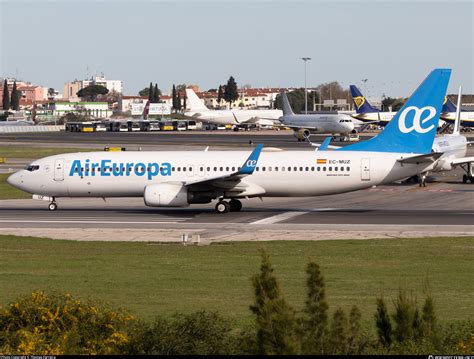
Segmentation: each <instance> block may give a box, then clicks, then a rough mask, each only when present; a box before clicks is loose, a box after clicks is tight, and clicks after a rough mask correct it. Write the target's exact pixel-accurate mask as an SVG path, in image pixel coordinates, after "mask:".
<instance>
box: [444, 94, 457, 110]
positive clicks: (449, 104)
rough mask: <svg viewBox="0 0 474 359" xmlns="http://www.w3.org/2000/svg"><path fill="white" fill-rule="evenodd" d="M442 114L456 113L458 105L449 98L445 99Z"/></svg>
mask: <svg viewBox="0 0 474 359" xmlns="http://www.w3.org/2000/svg"><path fill="white" fill-rule="evenodd" d="M441 112H456V105H455V104H454V103H453V101H451V100H450V99H449V97H448V96H445V97H444V103H443V109H442V110H441Z"/></svg>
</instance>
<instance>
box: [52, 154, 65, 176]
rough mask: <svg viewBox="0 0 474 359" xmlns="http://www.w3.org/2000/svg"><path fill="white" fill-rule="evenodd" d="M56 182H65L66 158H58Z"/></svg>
mask: <svg viewBox="0 0 474 359" xmlns="http://www.w3.org/2000/svg"><path fill="white" fill-rule="evenodd" d="M54 180H55V181H63V180H64V158H58V159H57V160H56V161H55V162H54Z"/></svg>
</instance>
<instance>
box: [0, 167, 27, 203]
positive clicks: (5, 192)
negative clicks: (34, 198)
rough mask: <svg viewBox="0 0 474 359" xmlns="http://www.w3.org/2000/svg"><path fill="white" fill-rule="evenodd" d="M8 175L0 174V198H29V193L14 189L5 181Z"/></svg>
mask: <svg viewBox="0 0 474 359" xmlns="http://www.w3.org/2000/svg"><path fill="white" fill-rule="evenodd" d="M8 176H10V173H8V174H0V200H1V199H23V198H31V194H30V193H26V192H23V191H20V190H19V189H16V188H15V187H13V186H10V185H9V184H8V183H7V178H8Z"/></svg>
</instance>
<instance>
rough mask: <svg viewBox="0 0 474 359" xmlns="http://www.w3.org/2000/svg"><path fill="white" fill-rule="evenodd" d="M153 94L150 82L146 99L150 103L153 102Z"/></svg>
mask: <svg viewBox="0 0 474 359" xmlns="http://www.w3.org/2000/svg"><path fill="white" fill-rule="evenodd" d="M154 95H155V94H154V93H153V84H152V83H151V82H150V88H149V90H148V101H150V103H152V102H153V96H154Z"/></svg>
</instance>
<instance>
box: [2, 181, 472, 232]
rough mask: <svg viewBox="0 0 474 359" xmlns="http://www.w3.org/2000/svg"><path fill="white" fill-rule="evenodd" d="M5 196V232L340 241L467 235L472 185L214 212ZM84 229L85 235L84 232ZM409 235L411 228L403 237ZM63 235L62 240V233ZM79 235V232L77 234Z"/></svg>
mask: <svg viewBox="0 0 474 359" xmlns="http://www.w3.org/2000/svg"><path fill="white" fill-rule="evenodd" d="M58 203H59V209H58V210H57V211H55V212H49V211H48V210H47V202H41V201H33V200H6V201H1V202H0V204H1V206H0V227H2V228H3V230H2V232H5V233H11V234H25V233H29V234H35V235H42V236H49V237H53V238H55V237H56V238H66V239H83V240H94V239H95V240H142V241H154V240H157V241H168V240H173V241H179V240H180V235H181V233H185V232H186V233H199V234H200V236H201V239H202V240H208V241H214V240H223V239H225V240H257V239H258V238H260V239H340V238H383V237H387V236H389V237H400V236H402V237H403V236H422V235H431V236H433V235H435V236H436V235H459V234H461V235H469V234H471V235H474V221H473V219H474V185H471V184H462V183H438V182H436V183H431V184H429V185H428V187H425V188H420V187H419V186H418V185H402V184H399V185H390V186H381V187H377V188H371V189H367V190H363V191H358V192H353V193H347V194H339V195H333V196H324V197H314V198H264V199H263V201H260V200H259V199H250V200H244V201H243V204H244V208H243V210H242V211H241V212H237V213H228V214H224V215H221V214H217V213H215V212H214V209H213V206H212V205H194V206H191V207H189V208H184V209H161V208H159V209H156V208H149V207H146V206H145V205H144V204H143V200H142V199H139V198H127V199H117V198H114V199H107V201H106V202H104V201H103V200H102V199H95V198H91V199H87V198H84V199H59V200H58ZM84 231H85V232H84ZM410 233H414V234H413V235H410ZM61 236H62V237H61ZM84 236H85V237H84Z"/></svg>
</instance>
